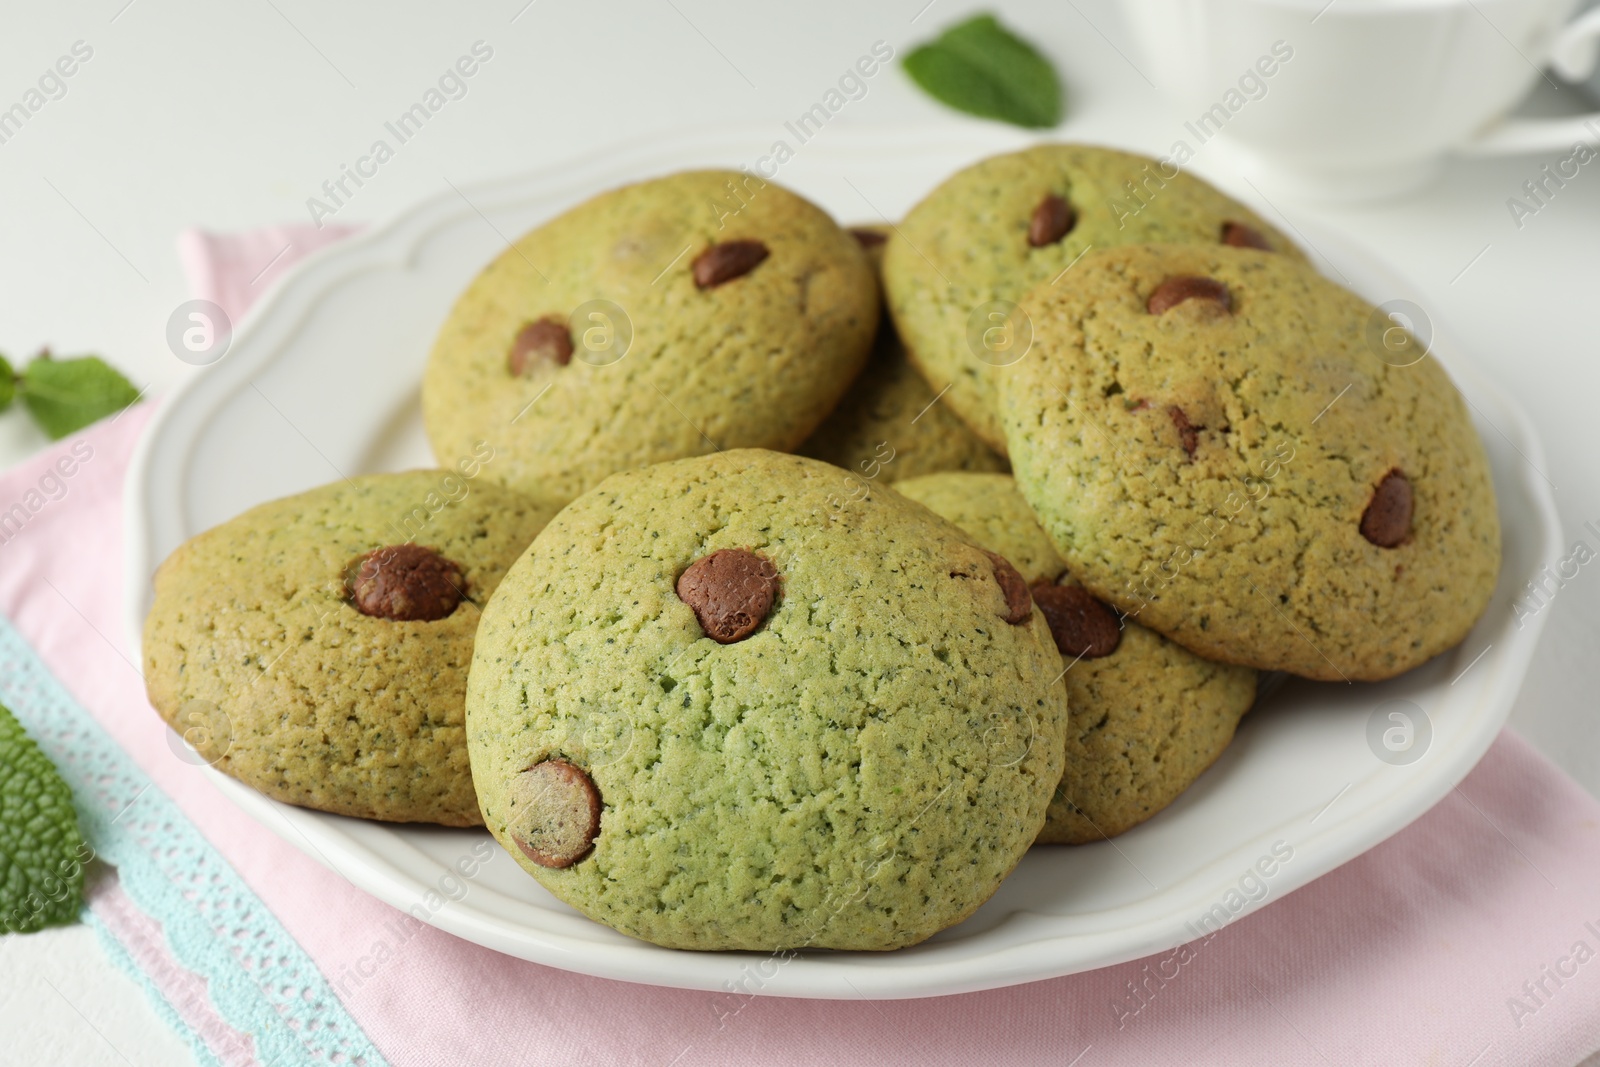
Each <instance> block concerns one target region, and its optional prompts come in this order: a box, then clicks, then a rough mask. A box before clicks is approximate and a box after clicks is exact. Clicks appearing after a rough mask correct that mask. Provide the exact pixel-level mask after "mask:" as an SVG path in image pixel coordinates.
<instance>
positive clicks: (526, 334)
mask: <svg viewBox="0 0 1600 1067" xmlns="http://www.w3.org/2000/svg"><path fill="white" fill-rule="evenodd" d="M571 362H572V333H571V331H569V330H568V329H567V320H566V319H563V318H560V317H558V316H556V315H546V316H545V317H544V318H542V319H539V320H537V321H536V322H530V323H528V324H527V325H526V326H524V327H523V328H522V329H520V330H518V331H517V336H516V337H515V338H514V339H513V340H512V342H511V351H510V352H508V353H507V354H506V366H507V367H508V368H510V370H511V373H512V375H513V376H515V377H518V378H520V377H522V376H523V374H525V373H526V372H527V370H528V368H529V367H532V366H534V365H535V364H538V363H554V364H555V365H556V366H558V367H565V366H566V365H567V364H568V363H571Z"/></svg>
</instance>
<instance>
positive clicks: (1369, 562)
mask: <svg viewBox="0 0 1600 1067" xmlns="http://www.w3.org/2000/svg"><path fill="white" fill-rule="evenodd" d="M1024 306H1025V307H1026V309H1027V313H1028V315H1029V316H1030V317H1031V319H1032V321H1033V324H1034V330H1035V344H1034V351H1033V352H1032V353H1030V355H1029V357H1028V358H1027V359H1025V360H1023V361H1022V362H1020V363H1018V364H1017V365H1016V366H1015V367H1013V368H1010V373H1008V374H1007V375H1006V376H1005V378H1004V380H1003V381H1002V383H1001V386H1002V409H1003V411H1004V413H1005V427H1006V433H1007V436H1008V439H1009V440H1010V444H1011V458H1012V462H1013V464H1014V465H1015V467H1016V477H1017V485H1018V486H1019V487H1020V488H1021V490H1022V492H1023V494H1024V496H1026V497H1027V499H1028V502H1029V504H1030V505H1032V507H1033V510H1034V511H1035V512H1036V513H1037V514H1038V516H1039V518H1040V520H1041V522H1042V523H1043V525H1044V527H1045V529H1046V531H1047V532H1048V533H1049V534H1050V536H1051V538H1052V540H1053V541H1054V542H1055V544H1056V547H1057V548H1058V549H1060V551H1061V554H1062V555H1063V556H1064V557H1065V558H1066V560H1067V563H1068V565H1069V566H1070V567H1071V569H1072V573H1073V574H1074V576H1076V577H1077V578H1078V579H1080V580H1081V581H1082V582H1083V584H1084V586H1085V587H1086V588H1088V589H1089V590H1090V591H1091V592H1093V593H1094V594H1095V595H1096V596H1097V597H1099V598H1101V599H1102V600H1105V601H1106V602H1107V603H1109V604H1111V605H1113V606H1114V607H1116V608H1117V609H1118V610H1120V611H1122V612H1124V613H1126V614H1128V615H1131V616H1133V617H1135V618H1137V619H1138V620H1139V621H1140V622H1142V623H1144V624H1145V625H1146V626H1148V627H1150V628H1151V629H1153V630H1156V631H1158V632H1160V633H1163V634H1165V635H1166V636H1168V637H1170V638H1172V639H1173V640H1174V641H1177V642H1178V643H1179V644H1182V645H1184V646H1185V647H1187V648H1189V649H1190V650H1192V651H1194V652H1196V653H1199V654H1200V655H1202V656H1205V657H1206V658H1208V659H1216V660H1220V661H1223V662H1228V663H1239V664H1245V665H1248V666H1253V667H1256V668H1259V669H1262V670H1283V671H1288V672H1290V673H1293V674H1299V675H1304V676H1306V677H1310V678H1319V679H1324V680H1332V681H1346V680H1363V679H1365V680H1376V679H1382V678H1389V677H1392V676H1394V675H1396V674H1399V673H1401V672H1402V671H1406V670H1409V669H1411V668H1412V667H1415V666H1417V665H1418V664H1420V663H1422V662H1424V661H1425V660H1427V659H1428V658H1430V657H1431V656H1434V655H1436V654H1438V653H1440V652H1442V651H1444V650H1445V649H1447V648H1450V647H1451V646H1453V645H1455V644H1456V643H1458V642H1459V641H1461V639H1462V638H1463V637H1465V636H1466V633H1467V631H1468V630H1469V629H1470V628H1471V627H1472V624H1473V622H1474V621H1475V620H1476V619H1477V618H1478V616H1479V615H1480V614H1481V613H1482V612H1483V610H1484V608H1485V606H1486V605H1487V604H1488V602H1489V597H1490V594H1491V593H1492V592H1493V590H1494V585H1495V579H1496V576H1497V574H1498V571H1499V566H1500V527H1499V521H1498V517H1497V515H1496V511H1495V498H1494V489H1493V486H1492V484H1491V482H1490V477H1489V466H1488V462H1487V460H1486V458H1485V456H1484V451H1483V446H1482V444H1481V443H1480V442H1479V440H1478V436H1477V434H1476V432H1475V431H1474V429H1473V426H1472V420H1471V419H1470V418H1469V416H1468V413H1467V407H1466V404H1465V403H1464V402H1463V400H1462V398H1461V395H1460V394H1459V393H1458V392H1456V389H1455V386H1454V385H1452V384H1451V382H1450V379H1449V377H1448V376H1447V375H1446V374H1445V372H1444V369H1443V368H1442V367H1440V366H1439V364H1438V362H1437V361H1436V360H1435V359H1434V358H1433V357H1432V356H1430V355H1427V354H1425V353H1423V352H1422V348H1421V346H1420V345H1418V344H1416V343H1415V341H1414V340H1413V341H1412V342H1411V343H1410V344H1409V345H1405V346H1387V345H1386V344H1385V343H1384V342H1385V341H1386V340H1387V339H1388V338H1387V335H1388V334H1391V333H1397V332H1399V328H1398V327H1396V326H1394V325H1393V324H1392V323H1390V322H1389V321H1388V320H1387V319H1386V318H1384V317H1383V316H1382V314H1381V313H1380V312H1379V311H1378V310H1377V309H1374V308H1372V307H1371V306H1369V305H1368V304H1367V303H1366V302H1365V301H1363V300H1361V299H1360V298H1359V297H1356V296H1355V295H1353V294H1351V293H1349V292H1347V291H1346V290H1344V289H1342V288H1340V287H1339V286H1337V285H1335V284H1334V283H1332V282H1330V281H1328V280H1327V279H1325V278H1323V277H1321V276H1320V275H1318V274H1317V273H1316V272H1315V271H1313V270H1311V269H1310V268H1308V267H1306V266H1303V265H1301V264H1298V263H1295V262H1293V261H1291V260H1289V259H1287V258H1285V257H1283V256H1280V255H1274V254H1271V253H1267V252H1261V251H1257V250H1254V249H1249V248H1232V247H1226V246H1221V245H1219V246H1217V247H1213V248H1204V247H1198V246H1193V245H1164V246H1148V247H1129V248H1113V249H1107V250H1104V251H1097V252H1092V253H1090V254H1089V255H1088V256H1086V257H1084V259H1083V261H1082V262H1081V263H1079V264H1078V266H1077V267H1076V268H1074V283H1073V285H1072V286H1071V287H1070V288H1069V287H1065V286H1050V285H1049V284H1048V283H1047V284H1045V285H1043V286H1040V287H1038V288H1037V289H1035V290H1034V291H1033V293H1032V294H1030V295H1029V296H1028V297H1027V298H1025V300H1024ZM1397 350H1398V351H1403V352H1405V353H1407V354H1406V355H1405V357H1404V358H1403V359H1402V358H1397V357H1396V356H1395V355H1394V352H1395V351H1397ZM1411 353H1416V355H1412V354H1411ZM1402 364H1403V365H1402Z"/></svg>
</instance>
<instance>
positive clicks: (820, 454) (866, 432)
mask: <svg viewBox="0 0 1600 1067" xmlns="http://www.w3.org/2000/svg"><path fill="white" fill-rule="evenodd" d="M879 231H881V232H882V233H883V234H887V232H888V227H886V226H885V227H874V226H858V227H854V228H853V229H852V231H851V232H852V233H856V234H861V233H869V234H876V233H879ZM866 247H867V252H868V254H869V256H876V255H878V254H879V253H880V252H881V249H882V246H881V245H867V246H866ZM938 400H939V397H938V395H937V394H936V393H934V391H933V390H932V389H930V388H929V387H928V383H927V382H926V381H924V380H923V378H922V375H921V374H918V373H917V369H916V368H915V367H913V366H912V365H911V362H910V361H909V360H907V359H906V352H905V348H904V346H902V345H901V344H900V339H899V337H898V336H896V335H895V332H894V325H893V323H891V322H890V321H889V317H888V316H887V315H885V316H884V317H883V320H882V322H881V323H880V324H879V326H878V339H877V341H876V342H875V343H874V344H873V347H872V355H871V357H870V358H869V359H868V360H867V369H866V370H864V371H862V372H861V377H859V378H857V379H856V381H855V384H854V385H852V386H851V387H850V391H849V392H847V393H846V394H845V395H844V399H843V400H841V401H839V406H838V407H837V408H835V409H834V410H833V413H832V414H831V415H829V416H828V417H827V418H826V419H824V420H823V423H822V425H821V426H819V427H817V430H816V432H815V433H813V434H812V435H811V436H810V437H809V438H807V439H806V440H805V442H804V443H803V444H801V446H800V447H799V448H798V449H796V451H797V452H799V454H800V455H802V456H811V457H812V458H813V459H820V460H824V461H825V462H828V463H832V464H833V465H834V466H836V467H843V468H845V469H846V470H850V471H857V472H860V473H862V474H865V475H866V476H867V477H875V478H877V479H878V480H880V481H884V482H895V481H899V480H900V479H901V478H914V477H916V476H918V475H920V474H932V473H934V472H935V471H961V470H973V471H1003V470H1005V469H1006V461H1005V460H1004V459H1003V458H1001V457H1000V456H999V455H998V454H996V453H995V451H994V450H993V449H992V448H990V447H989V446H988V445H986V444H984V443H983V442H982V441H980V440H978V438H977V437H976V436H975V435H974V434H973V433H972V431H971V430H969V429H967V427H966V424H965V423H963V422H962V421H961V420H960V419H959V418H957V417H956V415H955V414H954V413H952V412H951V411H950V409H949V408H948V407H946V406H945V405H944V404H943V403H939V402H938Z"/></svg>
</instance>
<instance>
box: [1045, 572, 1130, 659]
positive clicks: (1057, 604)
mask: <svg viewBox="0 0 1600 1067" xmlns="http://www.w3.org/2000/svg"><path fill="white" fill-rule="evenodd" d="M1033 602H1034V603H1035V604H1038V605H1039V610H1040V611H1042V612H1044V618H1045V621H1046V622H1048V623H1049V624H1050V635H1051V636H1052V637H1054V638H1055V639H1056V648H1057V649H1058V650H1059V651H1060V652H1061V654H1062V655H1063V656H1073V657H1075V658H1077V659H1099V658H1100V657H1101V656H1109V655H1111V653H1113V652H1115V651H1116V650H1117V644H1118V643H1119V642H1120V641H1121V640H1122V626H1121V624H1120V623H1118V621H1117V616H1116V615H1115V614H1114V613H1113V612H1112V610H1111V609H1110V608H1108V607H1106V606H1105V605H1104V604H1102V603H1100V601H1098V600H1096V599H1095V598H1094V597H1093V596H1092V595H1090V593H1089V591H1088V590H1086V589H1082V588H1079V587H1078V586H1075V585H1051V584H1049V583H1040V584H1039V585H1036V586H1034V587H1033Z"/></svg>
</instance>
